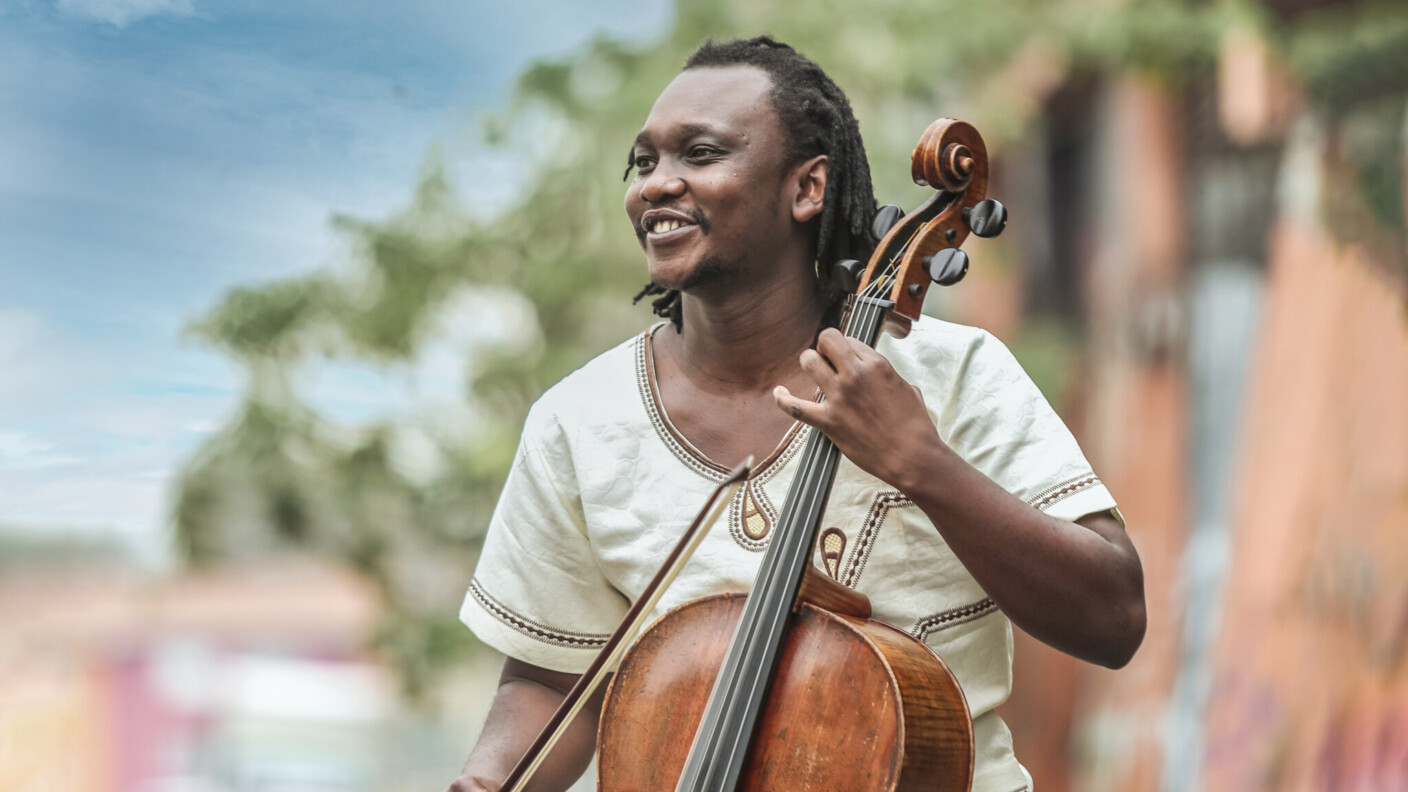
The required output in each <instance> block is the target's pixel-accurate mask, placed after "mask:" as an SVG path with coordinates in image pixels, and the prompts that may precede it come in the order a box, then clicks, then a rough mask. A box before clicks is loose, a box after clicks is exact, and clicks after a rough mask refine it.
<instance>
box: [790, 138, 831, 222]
mask: <svg viewBox="0 0 1408 792" xmlns="http://www.w3.org/2000/svg"><path fill="white" fill-rule="evenodd" d="M828 166H829V160H828V158H827V156H826V155H825V154H818V155H816V156H815V157H812V158H811V159H809V160H807V161H805V162H803V163H801V164H800V165H798V166H797V167H796V168H795V169H794V170H793V171H792V174H793V178H795V179H796V182H795V183H796V186H797V192H796V196H795V197H794V198H793V199H792V219H793V220H796V221H797V222H799V223H805V222H807V221H808V220H811V219H812V218H813V217H816V216H817V215H819V214H821V206H822V203H823V201H824V200H825V199H826V174H827V167H828Z"/></svg>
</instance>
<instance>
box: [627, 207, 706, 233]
mask: <svg viewBox="0 0 1408 792" xmlns="http://www.w3.org/2000/svg"><path fill="white" fill-rule="evenodd" d="M696 226H697V227H698V228H699V230H700V231H702V232H703V233H706V234H707V233H709V224H708V223H707V222H705V220H704V216H703V215H702V214H699V213H697V212H696V213H691V214H690V215H685V214H684V213H682V212H661V213H658V214H648V215H647V216H646V217H645V218H644V219H642V220H641V223H640V229H641V230H640V234H641V236H642V237H644V236H646V235H650V236H652V237H663V236H665V235H668V234H671V233H672V232H680V233H684V232H686V231H688V230H689V229H691V228H694V227H696Z"/></svg>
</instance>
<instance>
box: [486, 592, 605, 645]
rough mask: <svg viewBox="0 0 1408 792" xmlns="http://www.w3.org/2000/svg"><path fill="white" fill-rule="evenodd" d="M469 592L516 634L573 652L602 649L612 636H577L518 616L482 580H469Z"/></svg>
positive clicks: (587, 634)
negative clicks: (491, 592)
mask: <svg viewBox="0 0 1408 792" xmlns="http://www.w3.org/2000/svg"><path fill="white" fill-rule="evenodd" d="M469 593H470V594H471V595H472V596H473V597H474V601H475V602H478V603H479V605H480V607H482V608H483V609H484V610H486V611H488V612H489V614H490V615H492V616H493V617H494V618H496V619H498V620H499V621H501V622H503V623H504V624H505V625H506V626H508V627H510V628H512V629H513V630H515V631H516V632H520V633H523V634H524V635H526V636H528V637H529V638H532V639H533V640H535V641H541V642H542V643H545V644H552V645H553V646H566V647H570V648H572V649H600V648H601V647H603V646H605V645H606V641H607V639H609V638H610V637H611V636H610V635H609V634H606V633H574V632H567V631H564V630H559V629H556V628H553V627H549V626H548V625H546V624H543V623H542V622H538V621H534V620H532V619H529V618H527V617H525V616H522V615H520V614H518V613H516V612H515V611H514V610H513V609H512V608H509V607H508V606H507V605H504V604H503V603H502V602H499V601H498V600H497V599H495V598H494V596H493V595H491V594H490V593H489V592H488V591H487V590H486V589H485V588H484V585H483V584H482V583H480V582H479V578H474V579H472V580H470V581H469Z"/></svg>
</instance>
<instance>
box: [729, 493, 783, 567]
mask: <svg viewBox="0 0 1408 792" xmlns="http://www.w3.org/2000/svg"><path fill="white" fill-rule="evenodd" d="M763 478H764V477H757V478H751V479H748V480H747V481H745V482H744V483H743V486H742V487H741V488H739V490H738V494H737V495H734V496H733V500H731V501H729V504H728V528H729V531H728V532H729V533H730V534H732V535H733V540H734V541H735V542H737V543H738V544H739V545H740V546H741V547H743V548H744V549H745V550H751V551H753V552H755V553H757V552H761V551H763V550H766V549H767V546H768V539H769V538H770V536H771V534H772V527H773V526H774V525H776V524H777V509H776V508H775V507H774V506H773V505H772V500H771V499H769V498H768V493H767V490H765V489H763V488H762V486H761V483H762V481H763ZM766 478H771V476H768V477H766Z"/></svg>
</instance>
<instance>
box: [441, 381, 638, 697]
mask: <svg viewBox="0 0 1408 792" xmlns="http://www.w3.org/2000/svg"><path fill="white" fill-rule="evenodd" d="M535 410H536V408H535ZM627 608H628V603H627V602H626V598H625V597H624V596H623V595H622V594H621V593H620V592H619V591H617V590H616V589H615V588H614V587H613V586H612V585H611V584H610V582H608V581H607V580H606V577H605V576H604V575H603V574H602V572H601V569H600V568H599V567H598V565H597V560H596V555H595V554H594V553H593V552H592V548H591V543H590V541H589V539H588V536H587V531H586V524H585V520H584V517H583V509H582V503H581V498H580V495H579V493H578V488H577V485H576V475H575V473H574V468H573V465H572V458H571V454H570V450H569V448H568V446H567V443H566V441H565V439H564V438H563V437H562V433H561V431H560V429H559V428H558V427H557V425H556V421H555V420H553V419H552V418H551V417H550V416H549V417H546V418H544V417H543V416H540V415H538V414H537V413H536V412H535V413H533V414H530V416H529V420H528V425H527V426H525V428H524V433H523V439H522V441H521V442H520V445H519V448H518V453H517V455H516V456H515V458H514V463H513V467H512V469H511V470H510V471H509V475H508V480H507V481H506V482H505V484H504V490H503V494H502V495H500V497H499V502H498V505H497V506H496V507H495V509H494V515H493V517H492V518H491V519H490V522H489V531H488V534H487V535H486V536H485V539H484V549H483V551H482V553H481V554H480V557H479V563H478V566H477V567H476V568H475V573H474V578H473V580H471V581H470V585H469V592H468V593H467V594H466V595H465V599H464V605H463V606H462V607H461V608H460V619H461V620H462V621H463V622H464V623H465V624H466V625H468V626H469V628H470V629H471V630H473V631H474V634H475V635H476V636H478V637H479V639H480V640H482V641H483V642H484V643H486V644H488V645H490V646H492V647H494V648H495V649H498V650H499V651H500V652H503V653H504V654H506V655H509V656H510V657H514V658H517V659H519V660H522V661H524V662H527V663H532V664H533V665H538V666H542V667H544V668H548V669H551V670H554V671H564V672H569V673H580V672H582V671H584V670H586V668H587V666H588V665H590V663H591V661H592V659H593V658H594V657H595V656H596V654H597V653H598V652H599V651H600V650H601V648H602V646H604V645H605V643H606V640H607V638H608V637H609V636H610V634H611V632H612V630H614V629H615V627H616V625H617V623H619V622H620V620H621V619H622V618H623V617H624V615H625V613H626V610H627Z"/></svg>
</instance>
